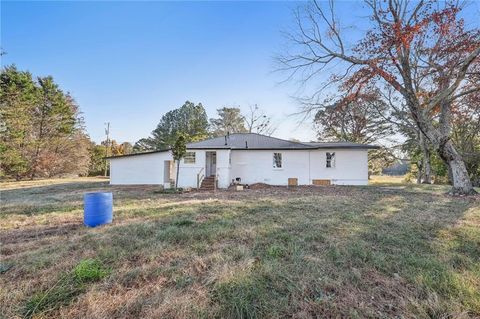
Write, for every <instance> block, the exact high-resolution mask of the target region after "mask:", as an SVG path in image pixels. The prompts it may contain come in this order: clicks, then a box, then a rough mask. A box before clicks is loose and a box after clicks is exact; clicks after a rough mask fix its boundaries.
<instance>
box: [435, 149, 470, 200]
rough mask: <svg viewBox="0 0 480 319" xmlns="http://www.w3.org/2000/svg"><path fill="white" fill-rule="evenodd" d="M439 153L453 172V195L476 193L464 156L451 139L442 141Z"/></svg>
mask: <svg viewBox="0 0 480 319" xmlns="http://www.w3.org/2000/svg"><path fill="white" fill-rule="evenodd" d="M438 154H439V155H440V157H441V158H442V159H443V160H444V161H445V163H447V165H448V168H449V170H450V172H451V174H452V183H453V187H452V189H451V190H450V192H449V194H451V195H474V194H476V193H477V192H476V191H475V190H474V189H473V186H472V182H471V181H470V177H469V176H468V172H467V168H466V167H465V162H464V161H463V158H462V156H460V154H459V153H458V152H457V150H456V149H455V147H454V146H453V144H452V142H451V141H449V140H448V141H446V142H445V143H440V145H439V148H438Z"/></svg>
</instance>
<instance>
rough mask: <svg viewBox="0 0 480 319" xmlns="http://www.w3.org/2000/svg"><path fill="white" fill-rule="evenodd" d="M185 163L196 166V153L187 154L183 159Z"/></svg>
mask: <svg viewBox="0 0 480 319" xmlns="http://www.w3.org/2000/svg"><path fill="white" fill-rule="evenodd" d="M183 162H184V163H185V164H195V152H187V153H185V157H184V158H183Z"/></svg>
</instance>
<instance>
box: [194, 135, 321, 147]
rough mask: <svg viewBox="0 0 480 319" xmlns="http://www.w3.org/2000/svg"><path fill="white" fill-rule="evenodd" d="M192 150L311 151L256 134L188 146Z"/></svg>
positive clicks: (218, 138)
mask: <svg viewBox="0 0 480 319" xmlns="http://www.w3.org/2000/svg"><path fill="white" fill-rule="evenodd" d="M187 148H190V149H204V148H215V149H247V148H248V149H311V148H315V147H313V146H309V145H306V144H303V143H298V142H292V141H286V140H282V139H279V138H276V137H271V136H265V135H260V134H256V133H234V134H230V135H228V136H221V137H215V138H211V139H208V140H204V141H200V142H195V143H190V144H187Z"/></svg>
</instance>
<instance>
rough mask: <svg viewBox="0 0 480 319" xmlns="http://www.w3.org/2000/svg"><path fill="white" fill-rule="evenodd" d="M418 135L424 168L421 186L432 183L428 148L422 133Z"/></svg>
mask: <svg viewBox="0 0 480 319" xmlns="http://www.w3.org/2000/svg"><path fill="white" fill-rule="evenodd" d="M419 135H420V146H421V148H422V153H423V167H424V174H423V180H422V183H423V184H431V183H432V168H431V167H432V166H431V164H430V148H429V145H428V143H427V141H426V139H425V136H423V134H422V133H420V134H419Z"/></svg>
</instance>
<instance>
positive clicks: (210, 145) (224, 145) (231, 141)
mask: <svg viewBox="0 0 480 319" xmlns="http://www.w3.org/2000/svg"><path fill="white" fill-rule="evenodd" d="M339 148H343V149H378V148H379V147H378V146H375V145H367V144H359V143H350V142H293V141H287V140H282V139H279V138H276V137H271V136H266V135H261V134H257V133H234V134H230V135H229V136H227V137H225V136H222V137H214V138H210V139H207V140H203V141H199V142H194V143H189V144H187V149H232V150H245V149H250V150H308V149H312V150H315V149H339ZM165 151H168V150H158V151H150V152H144V153H136V154H128V155H123V156H135V155H142V154H151V153H157V152H165ZM115 157H122V156H111V157H106V158H107V159H110V158H115Z"/></svg>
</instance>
